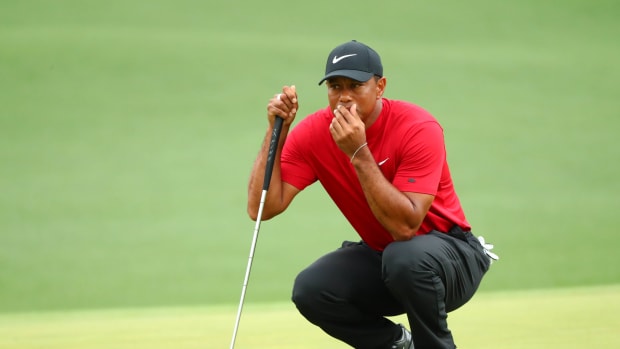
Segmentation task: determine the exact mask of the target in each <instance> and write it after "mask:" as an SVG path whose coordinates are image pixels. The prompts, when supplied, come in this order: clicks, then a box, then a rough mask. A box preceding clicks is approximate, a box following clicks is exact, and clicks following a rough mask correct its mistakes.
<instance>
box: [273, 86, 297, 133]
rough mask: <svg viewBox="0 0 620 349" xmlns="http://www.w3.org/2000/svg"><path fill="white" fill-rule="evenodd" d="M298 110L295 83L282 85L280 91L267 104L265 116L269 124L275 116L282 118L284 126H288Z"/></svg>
mask: <svg viewBox="0 0 620 349" xmlns="http://www.w3.org/2000/svg"><path fill="white" fill-rule="evenodd" d="M298 110H299V104H298V103H297V91H296V89H295V85H293V86H284V87H282V93H278V94H276V95H275V96H273V98H271V100H270V101H269V104H268V105H267V117H268V119H269V123H270V124H271V125H273V124H274V122H275V119H276V116H279V117H281V118H282V119H283V120H284V126H287V127H288V126H290V125H291V124H292V123H293V120H295V115H296V114H297V111H298Z"/></svg>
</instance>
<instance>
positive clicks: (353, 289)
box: [293, 227, 490, 349]
mask: <svg viewBox="0 0 620 349" xmlns="http://www.w3.org/2000/svg"><path fill="white" fill-rule="evenodd" d="M489 264H490V261H489V259H488V257H487V256H486V255H485V254H484V251H483V249H482V246H481V245H480V243H479V242H478V240H477V239H476V238H475V237H474V236H473V235H472V234H471V233H470V232H463V231H461V230H460V228H458V227H457V228H455V229H452V231H451V232H450V233H449V234H446V233H440V232H431V233H429V234H426V235H421V236H416V237H415V238H413V239H411V240H409V241H400V242H393V243H391V244H390V245H388V246H387V247H386V249H385V250H384V251H383V253H380V252H377V251H375V250H373V249H371V248H370V247H368V246H367V245H366V244H365V243H363V242H360V243H354V242H344V243H343V244H342V247H341V248H339V249H338V250H336V251H334V252H331V253H328V254H327V255H325V256H323V257H321V258H319V259H318V260H317V261H316V262H314V263H313V264H312V265H310V266H309V267H308V268H306V269H305V270H303V271H302V272H301V273H300V274H299V275H298V276H297V278H296V280H295V285H294V288H293V302H294V303H295V305H296V306H297V309H299V311H300V312H301V314H302V315H303V316H304V317H306V319H308V321H310V322H312V323H313V324H315V325H317V326H319V327H320V328H321V329H323V330H324V331H325V332H326V333H328V334H329V335H331V336H332V337H334V338H337V339H339V340H341V341H343V342H345V343H347V344H349V345H351V346H352V347H354V348H359V349H383V348H390V346H391V344H392V343H393V342H394V341H396V340H397V339H398V338H399V337H400V335H401V330H400V328H399V327H398V326H397V325H396V324H394V323H393V322H392V321H390V320H388V319H387V318H385V316H394V315H400V314H403V313H406V314H407V317H408V319H409V326H410V328H411V332H412V335H413V341H414V345H415V348H416V349H427V348H428V349H430V348H432V349H438V348H446V349H447V348H450V349H453V348H456V346H455V344H454V340H453V338H452V334H451V332H450V330H449V329H448V324H447V317H448V315H447V313H448V312H450V311H452V310H455V309H457V308H459V307H460V306H462V305H463V304H465V303H466V302H467V301H468V300H469V299H470V298H471V297H472V296H473V294H474V292H475V291H476V289H477V288H478V285H479V284H480V281H481V279H482V276H483V275H484V273H485V272H486V271H487V270H488V268H489Z"/></svg>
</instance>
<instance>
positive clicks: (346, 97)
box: [340, 88, 351, 102]
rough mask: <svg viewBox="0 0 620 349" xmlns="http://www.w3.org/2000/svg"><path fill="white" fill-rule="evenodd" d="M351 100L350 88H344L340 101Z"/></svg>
mask: <svg viewBox="0 0 620 349" xmlns="http://www.w3.org/2000/svg"><path fill="white" fill-rule="evenodd" d="M350 100H351V91H349V90H348V89H346V88H345V89H342V92H341V93H340V101H341V102H349V101H350Z"/></svg>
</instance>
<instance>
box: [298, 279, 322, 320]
mask: <svg viewBox="0 0 620 349" xmlns="http://www.w3.org/2000/svg"><path fill="white" fill-rule="evenodd" d="M311 279H313V278H311V277H310V275H309V272H308V270H307V269H306V270H304V271H302V272H301V273H299V275H297V277H296V278H295V282H294V284H293V295H292V301H293V303H295V306H296V307H297V309H299V311H300V312H301V313H302V314H303V313H305V312H306V311H307V310H312V309H314V308H315V307H316V303H317V301H318V294H319V293H320V291H319V290H318V288H317V286H318V285H317V284H316V283H315V282H312V280H311Z"/></svg>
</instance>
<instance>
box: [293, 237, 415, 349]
mask: <svg viewBox="0 0 620 349" xmlns="http://www.w3.org/2000/svg"><path fill="white" fill-rule="evenodd" d="M381 263H382V262H381V254H380V253H378V252H376V251H374V250H372V249H371V248H369V247H368V246H367V245H365V244H361V243H350V242H349V243H344V244H343V247H342V248H340V249H338V250H336V251H334V252H331V253H329V254H327V255H325V256H323V257H321V258H319V259H318V260H317V261H316V262H314V263H313V264H312V265H310V266H309V267H308V268H306V269H305V270H303V271H302V272H301V273H300V274H299V275H298V276H297V278H296V280H295V286H294V288H293V302H295V305H296V306H297V309H299V311H300V313H301V314H302V315H303V316H304V317H306V319H308V320H309V321H310V322H311V323H313V324H315V325H317V326H319V327H320V328H321V329H323V330H324V331H325V332H326V333H328V334H329V335H331V336H332V337H334V338H337V339H340V340H341V341H343V342H345V343H347V344H349V345H351V346H352V347H354V348H364V349H380V348H390V346H391V344H392V343H394V341H396V340H397V339H399V338H400V336H401V335H402V329H401V328H400V327H399V326H398V325H396V324H394V323H393V322H391V321H390V320H388V319H386V318H385V317H384V316H386V315H387V316H389V315H396V314H402V313H403V312H404V309H403V308H402V307H401V306H400V305H399V304H398V303H397V302H396V301H395V299H394V298H393V296H392V295H391V294H390V292H389V290H388V289H387V288H386V287H385V284H384V283H383V279H382V277H381Z"/></svg>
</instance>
